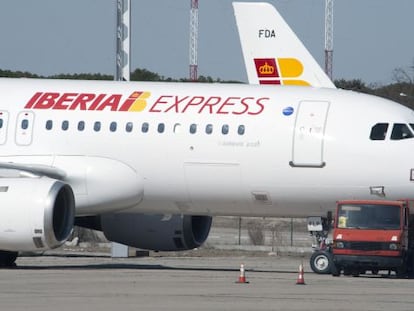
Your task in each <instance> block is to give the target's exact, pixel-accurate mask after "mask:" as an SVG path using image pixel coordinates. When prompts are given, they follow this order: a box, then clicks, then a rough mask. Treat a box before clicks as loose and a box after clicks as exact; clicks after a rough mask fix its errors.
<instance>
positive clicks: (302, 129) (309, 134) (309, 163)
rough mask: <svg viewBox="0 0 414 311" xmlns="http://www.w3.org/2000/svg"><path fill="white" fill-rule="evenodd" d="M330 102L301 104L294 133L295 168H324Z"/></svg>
mask: <svg viewBox="0 0 414 311" xmlns="http://www.w3.org/2000/svg"><path fill="white" fill-rule="evenodd" d="M328 111H329V102H326V101H302V102H300V103H299V106H298V112H297V114H296V121H295V129H294V133H293V148H292V161H290V165H291V166H293V167H319V168H321V167H324V166H325V162H324V158H323V153H324V150H323V149H324V140H325V128H326V120H327V117H328Z"/></svg>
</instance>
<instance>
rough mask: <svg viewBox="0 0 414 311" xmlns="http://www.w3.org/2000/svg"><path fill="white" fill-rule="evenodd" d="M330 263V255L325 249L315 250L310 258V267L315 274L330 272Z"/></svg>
mask: <svg viewBox="0 0 414 311" xmlns="http://www.w3.org/2000/svg"><path fill="white" fill-rule="evenodd" d="M332 265H333V262H332V255H331V254H330V253H328V252H326V251H315V252H314V253H313V254H312V256H311V258H310V266H311V269H312V271H313V272H315V273H317V274H330V273H331V269H332Z"/></svg>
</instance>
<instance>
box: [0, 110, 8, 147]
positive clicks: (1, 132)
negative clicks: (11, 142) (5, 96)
mask: <svg viewBox="0 0 414 311" xmlns="http://www.w3.org/2000/svg"><path fill="white" fill-rule="evenodd" d="M8 128H9V113H8V112H7V111H5V110H0V145H4V144H5V143H6V142H7V129H8Z"/></svg>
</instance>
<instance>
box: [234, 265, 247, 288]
mask: <svg viewBox="0 0 414 311" xmlns="http://www.w3.org/2000/svg"><path fill="white" fill-rule="evenodd" d="M236 283H239V284H248V283H249V282H247V281H246V276H245V273H244V265H243V264H241V265H240V276H239V279H238V281H236Z"/></svg>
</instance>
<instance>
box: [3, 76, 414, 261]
mask: <svg viewBox="0 0 414 311" xmlns="http://www.w3.org/2000/svg"><path fill="white" fill-rule="evenodd" d="M413 145H414V114H413V112H412V110H410V109H408V108H405V107H403V106H401V105H399V104H397V103H395V102H391V101H389V100H385V99H382V98H378V97H374V96H369V95H363V94H358V93H354V92H350V91H343V90H337V89H334V88H325V89H323V88H313V87H302V86H273V85H272V86H266V85H229V84H223V85H220V84H193V83H144V82H102V81H101V82H98V81H62V80H36V79H0V177H1V178H0V206H1V207H2V209H1V211H0V216H1V221H0V249H1V250H3V251H1V252H0V262H1V263H2V264H4V265H10V264H12V263H13V262H14V261H15V259H16V256H17V252H18V251H31V250H45V249H49V248H54V247H58V246H59V245H61V244H62V243H63V242H64V241H65V240H66V239H67V238H68V237H69V235H70V233H71V231H72V228H73V226H74V224H77V225H80V226H84V227H88V228H94V229H97V230H102V231H103V232H104V233H105V235H106V236H107V237H108V239H109V240H111V241H116V242H119V243H123V244H126V245H130V246H135V247H139V248H145V249H154V250H184V249H191V248H194V247H197V246H199V245H201V244H202V243H203V242H204V241H205V240H206V238H207V236H208V233H209V229H210V225H211V217H212V216H215V215H245V216H323V215H325V214H326V212H327V211H329V210H332V209H333V208H334V206H335V201H336V200H340V199H355V198H358V199H369V198H386V199H398V198H407V197H411V196H412V193H413V190H414V164H413V160H412V156H411V150H412V149H413Z"/></svg>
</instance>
